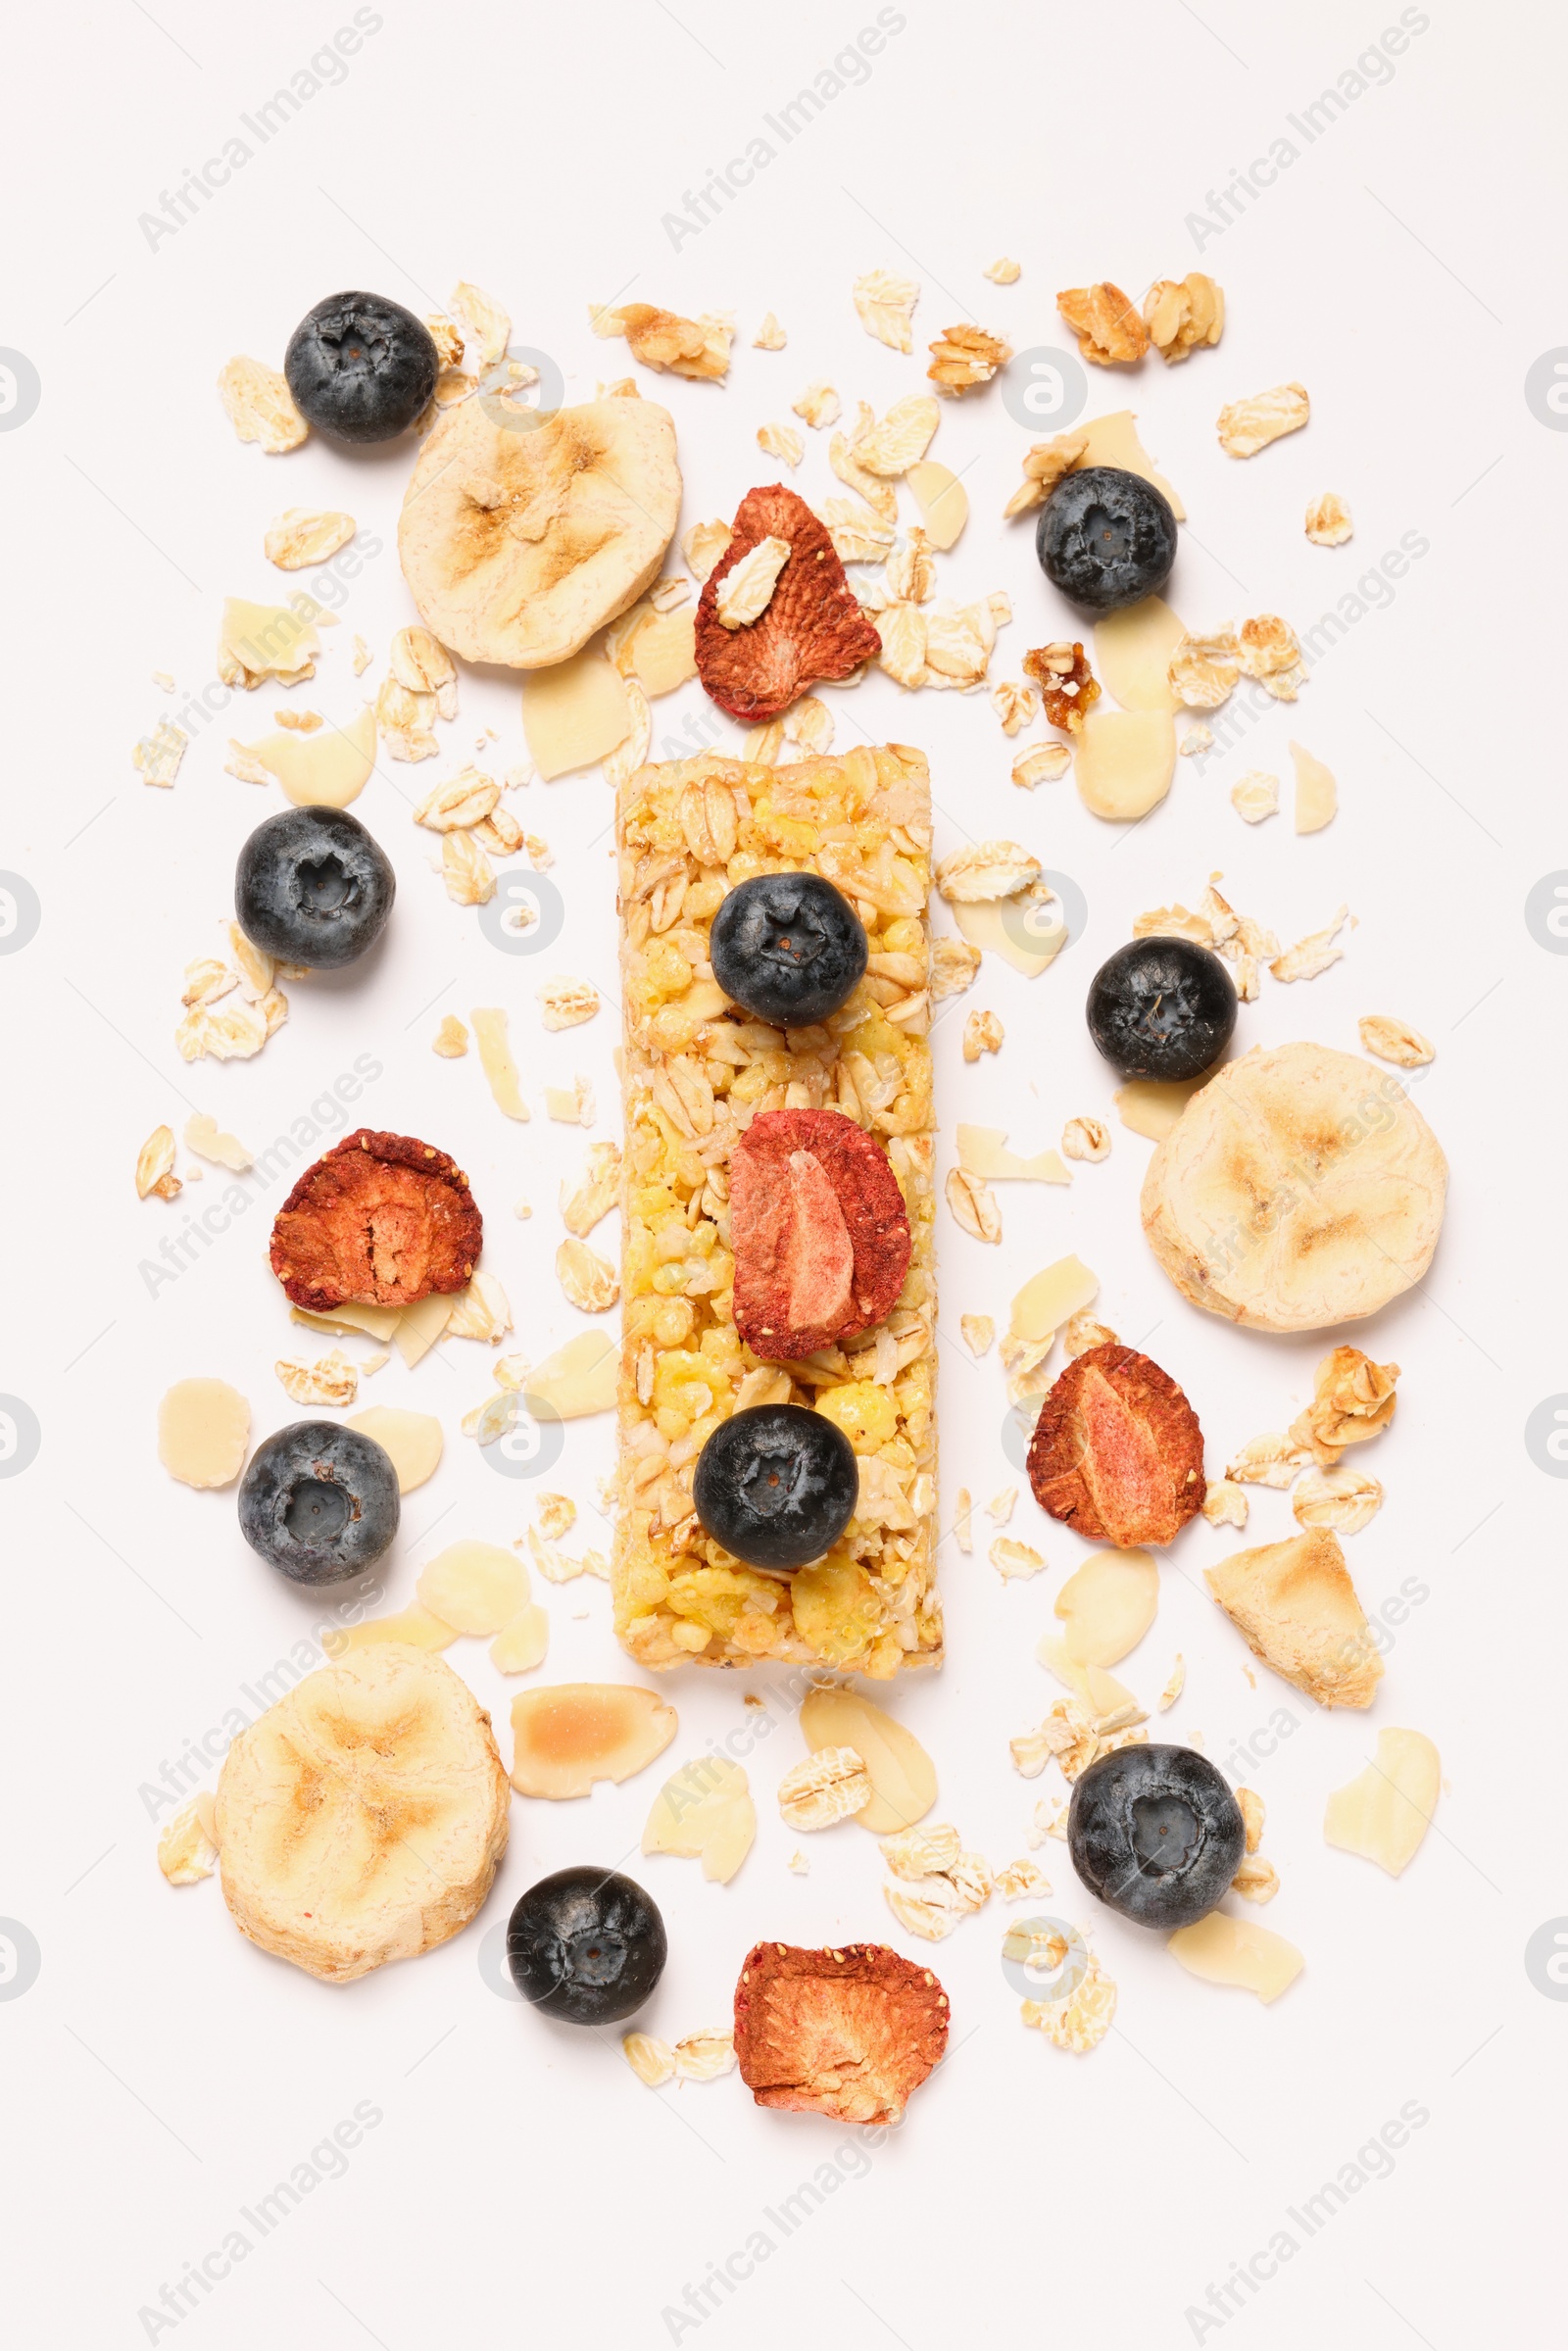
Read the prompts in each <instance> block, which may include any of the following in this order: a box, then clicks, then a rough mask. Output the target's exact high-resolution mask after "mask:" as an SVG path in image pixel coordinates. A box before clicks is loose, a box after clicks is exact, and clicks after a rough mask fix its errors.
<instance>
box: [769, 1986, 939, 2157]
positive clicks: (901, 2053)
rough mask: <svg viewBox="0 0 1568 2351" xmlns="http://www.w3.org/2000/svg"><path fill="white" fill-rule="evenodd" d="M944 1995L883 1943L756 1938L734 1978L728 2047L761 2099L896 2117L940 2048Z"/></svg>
mask: <svg viewBox="0 0 1568 2351" xmlns="http://www.w3.org/2000/svg"><path fill="white" fill-rule="evenodd" d="M948 2023H949V2011H948V1995H947V1993H946V1992H945V1991H944V1990H943V1988H942V1986H941V1984H939V1983H938V1982H937V1980H936V1978H935V1976H933V1975H932V1973H931V1971H930V1969H929V1968H921V1967H915V1966H913V1965H911V1963H910V1962H909V1961H908V1960H907V1959H901V1958H900V1956H899V1954H898V1952H897V1951H890V1950H889V1949H888V1947H887V1945H886V1943H846V1944H845V1945H844V1948H843V1949H842V1950H841V1951H804V1950H802V1949H800V1948H799V1947H798V1946H797V1945H795V1944H792V1943H777V1942H771V1943H757V1944H754V1946H753V1948H752V1949H751V1950H750V1951H748V1953H747V1954H746V1964H745V1966H744V1967H743V1968H742V1970H741V1980H740V1982H739V1984H736V1986H735V2055H736V2057H737V2059H738V2060H739V2063H740V2071H741V2080H742V2081H743V2082H745V2084H746V2086H747V2088H748V2089H749V2090H750V2091H751V2093H752V2095H753V2097H754V2098H755V2099H756V2100H757V2103H758V2105H759V2106H781V2107H785V2108H787V2109H788V2110H789V2111H790V2112H792V2113H796V2114H826V2115H831V2116H832V2117H833V2119H834V2121H835V2122H839V2123H896V2122H897V2121H898V2120H899V2118H900V2117H901V2115H902V2114H903V2112H904V2109H905V2105H906V2102H907V2099H908V2096H909V2093H910V2091H911V2090H916V2089H918V2088H919V2086H920V2084H921V2082H923V2081H924V2080H925V2078H926V2076H927V2075H928V2074H929V2073H930V2072H931V2071H932V2070H933V2068H934V2067H936V2066H938V2065H940V2064H941V2062H942V2059H943V2057H944V2055H945V2054H946V2051H947V2046H948Z"/></svg>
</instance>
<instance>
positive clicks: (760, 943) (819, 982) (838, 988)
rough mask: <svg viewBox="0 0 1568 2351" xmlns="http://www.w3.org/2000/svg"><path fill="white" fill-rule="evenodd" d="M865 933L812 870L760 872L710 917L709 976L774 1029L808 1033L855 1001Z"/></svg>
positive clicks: (846, 904) (841, 900) (853, 913)
mask: <svg viewBox="0 0 1568 2351" xmlns="http://www.w3.org/2000/svg"><path fill="white" fill-rule="evenodd" d="M866 952H867V951H866V942H865V928H864V925H863V924H862V923H861V921H860V918H859V916H858V914H857V913H856V911H855V908H854V907H853V906H851V905H850V903H849V900H848V899H846V898H842V897H841V896H840V895H839V893H838V891H837V890H835V889H834V887H833V885H832V883H831V882H824V881H823V880H822V879H821V877H820V875H818V874H814V873H760V874H758V875H757V876H756V878H755V879H754V880H752V881H749V882H741V883H739V884H738V885H737V886H736V888H735V889H733V890H732V891H731V892H730V894H729V896H728V897H727V898H726V899H725V901H724V903H723V905H722V906H720V907H719V909H718V912H717V913H716V914H715V915H714V916H713V927H712V931H711V936H710V944H709V955H710V956H711V960H712V965H713V977H714V979H715V980H717V982H718V984H719V986H720V987H721V988H722V989H723V991H724V994H725V995H726V996H728V997H732V998H733V999H734V1001H735V1003H736V1004H739V1005H740V1006H741V1008H742V1009H743V1010H744V1011H747V1012H755V1013H756V1015H757V1017H758V1019H759V1020H767V1021H771V1022H772V1024H773V1025H774V1027H775V1028H783V1029H809V1027H810V1026H811V1024H812V1023H813V1021H818V1020H826V1018H827V1016H828V1014H829V1013H830V1012H836V1011H837V1010H838V1008H839V1006H840V1004H844V1003H845V1002H846V1000H847V999H848V998H849V997H851V996H853V995H854V993H855V989H856V986H857V984H858V981H859V979H860V978H861V976H862V974H863V973H864V970H865V958H866Z"/></svg>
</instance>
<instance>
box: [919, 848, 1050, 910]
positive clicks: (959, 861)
mask: <svg viewBox="0 0 1568 2351" xmlns="http://www.w3.org/2000/svg"><path fill="white" fill-rule="evenodd" d="M1040 870H1041V869H1040V859H1039V858H1038V857H1034V856H1032V855H1031V853H1030V852H1029V851H1028V850H1027V849H1023V848H1021V847H1020V846H1019V844H1018V843H1017V842H1016V841H970V842H967V843H965V845H964V847H963V848H962V849H957V850H955V851H954V853H953V855H952V856H951V857H944V858H943V859H942V860H941V862H940V863H939V865H938V866H937V869H936V885H937V889H938V891H939V892H940V894H941V895H942V897H943V898H945V899H946V900H947V902H948V904H949V905H950V906H972V905H976V904H983V903H986V902H988V901H990V900H992V899H1000V898H1011V897H1013V896H1014V895H1015V894H1016V893H1017V892H1018V891H1020V890H1022V889H1024V888H1026V887H1027V886H1028V884H1029V883H1031V882H1037V881H1038V880H1039V879H1040Z"/></svg>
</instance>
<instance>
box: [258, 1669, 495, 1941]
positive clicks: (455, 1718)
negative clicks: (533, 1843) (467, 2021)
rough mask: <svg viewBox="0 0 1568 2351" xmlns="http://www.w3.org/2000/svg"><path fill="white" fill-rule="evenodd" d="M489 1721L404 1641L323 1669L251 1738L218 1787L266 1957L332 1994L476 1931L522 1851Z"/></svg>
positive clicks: (447, 1672)
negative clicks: (475, 1921) (509, 1853)
mask: <svg viewBox="0 0 1568 2351" xmlns="http://www.w3.org/2000/svg"><path fill="white" fill-rule="evenodd" d="M508 1804H509V1797H508V1791H507V1777H506V1774H505V1772H504V1771H503V1770H502V1768H501V1757H500V1755H499V1753H498V1752H497V1749H496V1742H495V1739H494V1737H493V1735H492V1733H491V1729H490V1717H489V1716H488V1715H487V1714H486V1713H485V1712H484V1710H483V1708H482V1707H481V1706H480V1704H479V1702H478V1700H477V1699H476V1698H475V1697H474V1695H473V1692H472V1691H471V1690H469V1689H468V1688H467V1687H466V1684H465V1683H464V1682H462V1681H460V1680H459V1678H458V1676H457V1675H456V1674H455V1673H454V1672H453V1671H452V1668H451V1667H450V1666H449V1665H447V1664H446V1663H445V1662H444V1661H443V1660H442V1659H441V1658H440V1657H437V1656H434V1655H432V1654H431V1652H430V1651H429V1650H427V1649H421V1648H413V1647H407V1646H404V1645H402V1644H401V1643H397V1642H388V1643H383V1644H380V1645H377V1646H372V1647H369V1648H365V1649H360V1650H356V1651H353V1652H351V1653H350V1654H349V1655H347V1656H344V1657H341V1658H339V1659H336V1660H335V1661H334V1662H333V1663H332V1664H331V1665H326V1666H323V1667H322V1668H321V1669H320V1671H319V1673H314V1674H308V1675H307V1676H306V1678H305V1680H304V1681H303V1682H301V1683H299V1684H298V1685H297V1686H296V1687H295V1688H294V1689H293V1690H290V1691H289V1692H288V1694H287V1696H286V1697H282V1698H280V1699H279V1700H278V1702H277V1704H276V1705H275V1706H271V1707H270V1708H269V1709H268V1711H267V1712H266V1713H265V1714H264V1715H262V1716H261V1717H260V1719H259V1720H258V1721H256V1722H254V1723H252V1724H251V1725H250V1727H249V1728H248V1729H247V1730H245V1731H242V1732H241V1733H240V1735H239V1737H238V1739H235V1741H234V1743H233V1745H232V1746H231V1747H230V1748H229V1750H228V1754H227V1756H226V1757H225V1758H224V1762H223V1769H222V1772H221V1775H220V1778H219V1783H218V1800H217V1837H218V1846H219V1867H220V1870H221V1876H222V1884H223V1898H224V1900H225V1901H226V1902H227V1904H228V1907H229V1909H230V1911H231V1912H232V1913H233V1917H234V1921H235V1924H236V1925H237V1926H238V1927H239V1928H240V1930H241V1932H242V1933H243V1934H245V1935H249V1936H250V1938H251V1940H252V1942H254V1943H259V1944H260V1945H261V1947H262V1949H263V1950H264V1951H271V1952H274V1953H275V1954H276V1955H277V1957H278V1958H280V1959H287V1960H290V1961H291V1962H292V1963H293V1965H294V1966H295V1967H299V1968H304V1969H305V1970H306V1972H307V1973H308V1974H309V1975H312V1976H318V1977H319V1978H321V1979H322V1981H323V1982H326V1983H329V1984H347V1983H349V1982H351V1981H352V1980H353V1979H354V1978H355V1977H357V1976H364V1975H368V1973H369V1971H370V1970H371V1969H372V1968H377V1967H381V1966H383V1965H384V1964H385V1962H386V1961H387V1960H389V1959H413V1958H417V1956H418V1954H419V1953H420V1952H421V1951H428V1950H432V1949H434V1947H435V1945H436V1944H437V1943H443V1942H445V1941H447V1940H448V1938H449V1937H450V1936H451V1935H456V1934H457V1933H458V1932H459V1931H460V1929H462V1928H464V1927H466V1925H467V1923H468V1921H469V1919H471V1918H472V1917H473V1915H474V1913H475V1911H476V1910H478V1908H479V1906H480V1904H481V1903H482V1902H483V1901H484V1898H485V1896H486V1894H487V1893H488V1892H489V1891H490V1886H491V1884H492V1882H493V1880H494V1878H495V1874H496V1869H497V1866H498V1865H499V1863H500V1860H501V1856H502V1854H503V1853H504V1852H505V1851H506V1849H507V1828H508Z"/></svg>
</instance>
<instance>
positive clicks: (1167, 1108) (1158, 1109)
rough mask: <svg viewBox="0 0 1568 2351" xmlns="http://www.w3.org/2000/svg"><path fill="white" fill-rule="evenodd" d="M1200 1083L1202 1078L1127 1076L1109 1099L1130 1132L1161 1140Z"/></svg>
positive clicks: (1151, 1140) (1158, 1141) (1154, 1140)
mask: <svg viewBox="0 0 1568 2351" xmlns="http://www.w3.org/2000/svg"><path fill="white" fill-rule="evenodd" d="M1202 1083H1203V1080H1202V1079H1201V1078H1129V1079H1128V1081H1127V1083H1126V1085H1125V1086H1118V1087H1117V1089H1116V1091H1115V1093H1114V1094H1113V1095H1112V1096H1111V1101H1112V1102H1114V1103H1115V1105H1116V1115H1117V1117H1118V1118H1119V1119H1120V1120H1121V1123H1122V1125H1123V1126H1124V1127H1126V1128H1127V1129H1128V1131H1129V1132H1130V1133H1131V1134H1134V1135H1143V1136H1145V1137H1147V1139H1148V1140H1149V1141H1150V1142H1151V1143H1163V1142H1164V1140H1165V1137H1166V1136H1167V1135H1168V1134H1169V1133H1170V1131H1171V1128H1172V1127H1173V1126H1174V1125H1175V1124H1176V1121H1177V1119H1178V1118H1180V1116H1181V1114H1182V1112H1183V1111H1184V1110H1185V1109H1186V1107H1187V1105H1188V1103H1189V1102H1191V1101H1192V1099H1193V1096H1194V1095H1195V1094H1196V1093H1197V1092H1198V1089H1199V1087H1200V1086H1201V1085H1202Z"/></svg>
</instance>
